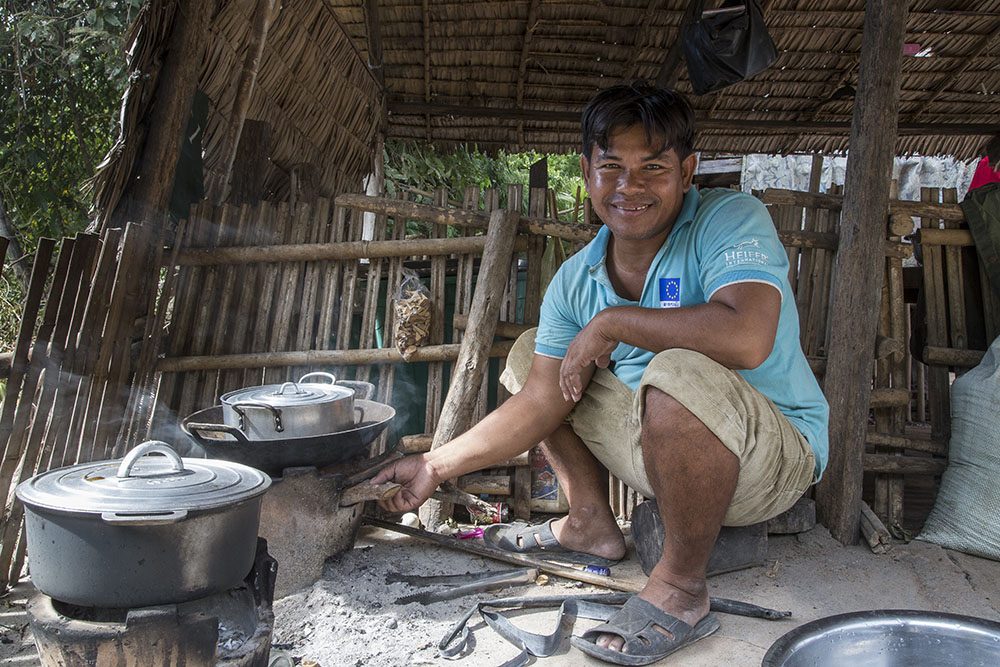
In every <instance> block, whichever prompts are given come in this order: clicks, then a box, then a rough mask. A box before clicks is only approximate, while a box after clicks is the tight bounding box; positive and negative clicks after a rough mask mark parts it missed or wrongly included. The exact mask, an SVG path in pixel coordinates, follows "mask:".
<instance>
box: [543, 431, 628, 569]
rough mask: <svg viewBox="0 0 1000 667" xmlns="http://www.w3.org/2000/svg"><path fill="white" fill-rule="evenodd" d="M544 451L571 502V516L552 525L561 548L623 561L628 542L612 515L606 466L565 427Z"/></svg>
mask: <svg viewBox="0 0 1000 667" xmlns="http://www.w3.org/2000/svg"><path fill="white" fill-rule="evenodd" d="M542 451H543V452H545V456H546V457H547V458H548V460H549V463H550V464H551V465H552V470H553V471H554V472H555V474H556V477H557V478H558V480H559V486H560V487H562V490H563V491H564V492H565V493H566V498H567V499H568V500H569V514H567V515H566V516H565V517H563V518H561V519H559V520H558V521H553V522H552V534H553V535H554V536H555V538H556V539H557V540H559V544H561V545H563V546H564V547H566V548H567V549H571V550H573V551H583V552H585V553H588V554H593V555H595V556H601V557H602V558H609V559H611V560H618V559H620V558H622V557H624V556H625V538H624V537H623V536H622V532H621V529H620V528H619V527H618V522H617V521H616V520H615V516H614V514H612V512H611V504H610V502H609V501H608V481H607V471H606V470H605V468H604V466H602V465H601V464H600V462H599V461H598V460H597V459H596V458H594V455H593V454H591V453H590V450H589V449H587V446H586V445H584V444H583V441H582V440H580V437H579V436H578V435H577V434H576V433H574V432H573V429H572V428H570V427H569V426H568V425H566V424H563V425H562V426H560V427H559V428H558V429H556V431H555V432H554V433H553V434H552V435H550V436H549V437H548V438H546V440H545V442H543V443H542Z"/></svg>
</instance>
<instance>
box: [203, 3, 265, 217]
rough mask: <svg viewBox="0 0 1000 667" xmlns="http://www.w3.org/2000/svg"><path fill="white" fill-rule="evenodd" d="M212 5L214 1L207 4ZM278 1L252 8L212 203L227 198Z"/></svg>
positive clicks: (217, 202)
mask: <svg viewBox="0 0 1000 667" xmlns="http://www.w3.org/2000/svg"><path fill="white" fill-rule="evenodd" d="M206 4H212V3H206ZM276 5H277V0H257V5H256V7H254V10H253V19H252V20H253V22H252V24H251V27H250V40H249V42H250V43H249V44H247V52H246V58H245V59H244V61H243V71H242V72H240V79H239V81H238V82H237V84H236V99H235V100H233V109H232V115H231V116H230V118H229V134H228V136H227V137H226V144H225V151H226V153H225V155H224V157H223V161H222V180H221V182H220V183H219V191H218V192H216V193H215V198H214V201H213V202H212V203H214V204H215V205H216V206H218V205H219V204H221V203H222V202H223V201H225V198H226V190H227V189H228V188H229V178H230V175H231V174H232V172H233V162H234V161H235V160H236V149H237V147H238V146H239V145H240V136H241V135H242V134H243V123H244V121H246V118H247V110H248V109H249V108H250V98H251V97H253V91H254V88H255V87H256V84H257V71H258V70H259V69H260V59H261V57H262V56H263V55H264V44H265V43H266V42H267V31H268V29H269V28H270V27H271V17H272V16H273V15H274V10H275V6H276Z"/></svg>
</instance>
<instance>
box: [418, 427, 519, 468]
mask: <svg viewBox="0 0 1000 667" xmlns="http://www.w3.org/2000/svg"><path fill="white" fill-rule="evenodd" d="M432 442H434V434H433V433H417V434H414V435H404V436H403V437H402V438H400V439H399V445H400V448H401V449H402V450H403V452H404V453H406V454H420V453H423V452H429V451H431V443H432ZM530 463H531V460H530V457H529V456H528V452H524V453H523V454H518V455H517V456H515V457H514V458H512V459H507V460H506V461H501V462H500V463H496V464H494V465H493V466H492V467H494V468H507V467H510V466H527V465H530Z"/></svg>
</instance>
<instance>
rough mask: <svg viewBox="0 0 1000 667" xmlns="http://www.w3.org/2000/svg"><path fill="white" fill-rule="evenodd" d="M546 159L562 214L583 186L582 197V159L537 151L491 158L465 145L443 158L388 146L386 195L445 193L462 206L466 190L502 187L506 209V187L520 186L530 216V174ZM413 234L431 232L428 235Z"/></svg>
mask: <svg viewBox="0 0 1000 667" xmlns="http://www.w3.org/2000/svg"><path fill="white" fill-rule="evenodd" d="M543 157H547V158H548V175H549V188H550V189H552V190H554V191H555V193H556V201H557V206H558V208H559V210H566V209H569V208H572V207H573V204H574V202H575V199H576V193H577V188H578V187H579V188H580V191H581V196H583V179H582V177H581V176H580V156H579V154H573V153H571V154H569V155H548V156H544V155H542V154H539V153H535V152H530V153H507V152H504V151H500V152H499V153H498V154H497V155H496V157H492V156H490V155H487V154H485V153H482V152H480V151H479V150H478V149H477V148H475V147H472V148H470V147H468V146H465V145H463V146H461V147H460V148H459V149H457V150H455V151H453V152H451V153H441V152H438V151H437V150H435V148H434V147H433V146H428V145H425V144H411V143H405V142H401V141H387V142H386V146H385V153H384V161H385V180H386V183H385V187H386V194H387V195H388V196H390V197H393V196H395V195H396V193H397V192H398V191H400V190H408V191H410V192H416V193H417V194H418V195H420V194H421V193H430V192H433V191H434V190H437V189H439V188H444V189H447V190H448V199H450V200H452V201H459V202H460V201H462V199H463V197H464V192H465V188H467V187H477V188H479V189H480V191H482V190H485V189H487V188H497V189H498V190H499V192H500V203H501V205H502V206H506V199H507V185H508V184H515V185H521V186H522V193H523V195H522V205H521V207H522V212H527V206H528V203H527V196H526V195H527V188H528V173H529V169H530V168H531V165H532V164H534V163H535V162H537V161H538V160H540V159H541V158H543ZM421 196H422V197H423V201H429V199H428V198H427V196H426V195H421ZM412 231H414V232H417V233H426V230H412Z"/></svg>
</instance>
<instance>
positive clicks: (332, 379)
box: [299, 371, 337, 384]
mask: <svg viewBox="0 0 1000 667" xmlns="http://www.w3.org/2000/svg"><path fill="white" fill-rule="evenodd" d="M314 375H315V376H316V377H321V378H326V379H327V380H329V381H330V384H337V376H336V375H334V374H333V373H327V372H325V371H313V372H312V373H306V374H305V375H303V376H302V377H300V378H299V384H302V383H303V382H305V381H306V378H311V377H313V376H314Z"/></svg>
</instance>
